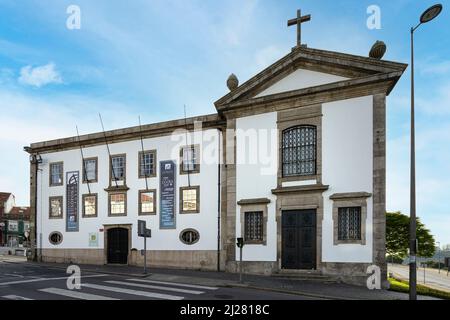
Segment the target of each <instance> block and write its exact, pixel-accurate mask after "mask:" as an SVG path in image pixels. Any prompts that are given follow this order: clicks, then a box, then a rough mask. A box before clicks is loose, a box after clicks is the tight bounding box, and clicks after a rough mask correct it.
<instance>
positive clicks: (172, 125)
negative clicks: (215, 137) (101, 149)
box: [24, 114, 225, 153]
mask: <svg viewBox="0 0 450 320" xmlns="http://www.w3.org/2000/svg"><path fill="white" fill-rule="evenodd" d="M196 122H201V123H202V128H203V129H207V128H223V127H225V121H224V120H223V119H221V117H220V116H219V115H218V114H210V115H204V116H197V117H192V118H188V119H186V121H185V119H178V120H172V121H165V122H159V123H154V124H147V125H143V126H142V137H143V138H144V139H145V138H150V137H158V136H164V135H170V134H172V133H173V132H174V131H175V130H177V129H187V130H193V129H194V124H195V123H196ZM105 134H106V139H107V141H108V143H117V142H123V141H130V140H135V139H140V137H141V129H140V127H139V126H135V127H129V128H123V129H116V130H111V131H106V132H105ZM79 143H81V145H82V146H83V147H87V146H95V145H103V144H105V137H104V135H103V132H97V133H92V134H87V135H82V136H80V142H78V138H77V137H75V136H74V137H68V138H63V139H56V140H49V141H43V142H37V143H32V144H31V145H30V146H29V147H24V150H25V151H26V152H28V153H37V152H38V153H46V152H53V151H63V150H68V149H76V148H79Z"/></svg>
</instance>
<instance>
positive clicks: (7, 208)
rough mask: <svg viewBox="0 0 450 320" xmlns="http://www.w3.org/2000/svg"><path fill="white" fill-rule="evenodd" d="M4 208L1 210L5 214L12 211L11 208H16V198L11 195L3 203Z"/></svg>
mask: <svg viewBox="0 0 450 320" xmlns="http://www.w3.org/2000/svg"><path fill="white" fill-rule="evenodd" d="M4 206H5V207H4V209H3V210H4V212H5V213H9V212H10V211H11V210H12V208H13V207H15V206H16V198H15V196H14V195H13V194H11V195H10V196H9V198H8V200H6V201H5V204H4Z"/></svg>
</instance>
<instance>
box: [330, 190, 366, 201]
mask: <svg viewBox="0 0 450 320" xmlns="http://www.w3.org/2000/svg"><path fill="white" fill-rule="evenodd" d="M371 196H372V194H371V193H368V192H347V193H334V194H332V195H331V196H330V199H331V200H347V199H360V198H370V197H371Z"/></svg>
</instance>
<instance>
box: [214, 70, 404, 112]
mask: <svg viewBox="0 0 450 320" xmlns="http://www.w3.org/2000/svg"><path fill="white" fill-rule="evenodd" d="M401 75H402V72H400V71H396V72H391V73H388V74H376V75H371V76H366V77H362V78H356V79H351V80H343V81H339V82H334V83H329V84H324V85H320V86H315V87H310V88H304V89H299V90H293V91H288V92H282V93H277V94H271V95H267V96H263V97H259V98H252V99H246V100H243V101H236V102H232V103H230V104H228V105H226V106H220V107H217V109H218V111H219V112H220V111H226V112H229V111H231V110H233V109H239V108H242V107H247V106H256V105H260V104H269V103H272V102H274V101H282V100H288V99H293V98H299V97H305V96H310V95H318V94H321V93H329V92H332V91H338V90H356V89H357V88H358V87H362V86H367V85H371V84H380V83H383V82H387V81H391V82H394V83H393V84H395V82H396V81H397V80H398V79H399V78H400V76H401ZM393 84H392V83H391V84H388V85H387V88H386V89H387V91H389V90H390V89H391V88H392V87H393Z"/></svg>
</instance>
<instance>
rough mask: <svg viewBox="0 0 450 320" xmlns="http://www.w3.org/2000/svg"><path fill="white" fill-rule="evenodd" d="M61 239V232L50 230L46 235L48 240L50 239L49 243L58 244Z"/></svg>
mask: <svg viewBox="0 0 450 320" xmlns="http://www.w3.org/2000/svg"><path fill="white" fill-rule="evenodd" d="M62 240H63V235H62V233H61V232H57V231H55V232H52V233H50V235H49V236H48V241H50V243H51V244H53V245H55V246H56V245H58V244H60V243H61V242H62Z"/></svg>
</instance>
